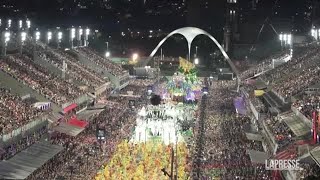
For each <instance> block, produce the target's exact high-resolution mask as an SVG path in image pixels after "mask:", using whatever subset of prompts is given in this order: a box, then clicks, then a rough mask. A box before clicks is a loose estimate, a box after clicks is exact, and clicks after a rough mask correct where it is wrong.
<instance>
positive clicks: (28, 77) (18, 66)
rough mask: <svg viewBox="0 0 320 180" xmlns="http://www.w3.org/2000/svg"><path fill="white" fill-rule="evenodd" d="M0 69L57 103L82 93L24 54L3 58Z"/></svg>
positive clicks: (69, 99)
mask: <svg viewBox="0 0 320 180" xmlns="http://www.w3.org/2000/svg"><path fill="white" fill-rule="evenodd" d="M0 69H1V70H2V71H4V72H6V73H8V74H9V75H11V76H12V77H14V78H15V79H17V80H18V81H20V82H21V83H23V84H26V85H27V86H29V87H31V88H32V89H33V90H35V91H37V92H38V93H40V94H42V95H44V96H45V97H46V98H47V99H49V100H51V101H53V102H55V103H57V104H63V103H66V102H69V101H71V100H73V99H75V98H77V97H78V96H80V95H81V94H83V93H84V92H83V91H82V90H80V89H79V88H78V87H77V86H75V85H73V84H72V83H69V82H67V81H65V80H63V79H61V78H59V77H57V76H55V75H53V74H51V73H49V72H48V71H47V70H46V69H44V68H42V67H41V66H39V65H37V64H35V63H34V62H33V61H32V60H31V59H30V58H29V57H28V56H26V55H11V56H8V57H6V58H3V59H2V61H1V62H0Z"/></svg>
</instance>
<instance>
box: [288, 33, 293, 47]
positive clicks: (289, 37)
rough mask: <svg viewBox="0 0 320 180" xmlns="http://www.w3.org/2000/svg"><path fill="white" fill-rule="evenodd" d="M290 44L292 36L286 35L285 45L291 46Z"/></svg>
mask: <svg viewBox="0 0 320 180" xmlns="http://www.w3.org/2000/svg"><path fill="white" fill-rule="evenodd" d="M291 42H292V35H291V34H288V35H287V44H289V45H291Z"/></svg>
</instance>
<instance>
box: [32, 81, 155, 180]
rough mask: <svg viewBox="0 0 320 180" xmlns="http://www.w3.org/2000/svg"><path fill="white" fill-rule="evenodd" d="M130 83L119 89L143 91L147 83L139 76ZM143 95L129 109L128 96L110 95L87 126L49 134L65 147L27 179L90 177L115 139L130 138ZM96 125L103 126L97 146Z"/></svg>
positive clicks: (107, 156) (108, 153) (54, 140)
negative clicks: (76, 131)
mask: <svg viewBox="0 0 320 180" xmlns="http://www.w3.org/2000/svg"><path fill="white" fill-rule="evenodd" d="M151 82H152V81H150V82H149V83H151ZM131 83H132V84H135V85H136V86H135V87H134V89H132V88H131V87H129V88H125V89H123V90H122V91H127V90H134V91H135V94H136V93H144V92H146V87H145V86H144V85H145V83H147V84H149V83H148V82H142V81H140V80H138V81H133V82H131ZM140 95H141V94H140ZM144 98H145V97H144V96H142V97H141V98H139V99H141V101H143V103H138V105H137V107H135V108H134V109H130V107H129V106H128V101H129V99H130V98H127V97H110V98H109V99H108V103H107V106H106V107H105V109H104V110H103V111H102V112H101V113H100V114H99V115H98V116H96V117H94V118H93V119H92V120H91V121H90V123H89V127H87V129H86V130H85V131H84V132H82V133H81V134H79V135H78V136H77V137H70V136H68V135H65V134H61V133H56V132H55V133H53V134H51V142H52V143H53V144H58V145H62V146H64V147H65V150H64V151H63V152H61V153H60V154H58V155H57V156H56V157H54V158H53V159H52V160H50V161H49V162H48V163H46V164H45V165H44V166H43V167H42V168H40V169H39V170H37V171H36V172H35V173H34V174H33V175H31V176H30V177H29V178H28V179H57V178H59V177H64V178H67V177H71V176H72V179H91V178H92V177H94V176H95V174H96V170H97V169H99V168H101V167H103V165H104V164H105V163H106V162H107V161H108V159H109V158H111V157H112V154H113V152H114V151H115V150H116V147H117V145H118V144H119V142H120V141H122V140H123V139H129V138H130V136H131V134H132V132H133V128H134V126H135V123H136V112H137V110H138V109H140V108H141V106H142V104H144V103H147V102H146V101H147V100H144ZM97 128H102V129H105V130H106V140H105V141H103V142H102V143H101V148H100V145H99V143H98V142H97V140H96V129H97ZM52 167H55V168H52ZM71 169H72V170H71ZM71 171H72V172H71Z"/></svg>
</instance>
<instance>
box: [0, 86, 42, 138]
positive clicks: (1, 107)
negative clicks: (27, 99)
mask: <svg viewBox="0 0 320 180" xmlns="http://www.w3.org/2000/svg"><path fill="white" fill-rule="evenodd" d="M41 114H42V111H41V110H39V109H37V108H33V107H31V106H28V105H27V104H26V103H24V102H22V100H21V98H20V97H19V96H17V95H14V94H11V93H10V90H8V89H4V88H0V135H3V134H8V133H10V132H11V131H12V130H15V129H17V128H19V127H22V126H23V125H26V124H28V123H29V122H31V121H33V120H35V118H37V117H38V116H40V115H41Z"/></svg>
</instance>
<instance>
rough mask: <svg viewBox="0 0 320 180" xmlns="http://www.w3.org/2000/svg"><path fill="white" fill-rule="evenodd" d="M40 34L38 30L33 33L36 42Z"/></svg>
mask: <svg viewBox="0 0 320 180" xmlns="http://www.w3.org/2000/svg"><path fill="white" fill-rule="evenodd" d="M40 35H41V33H40V31H38V30H37V31H36V32H35V33H34V37H35V38H34V39H35V41H36V43H37V42H38V41H39V40H40Z"/></svg>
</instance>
